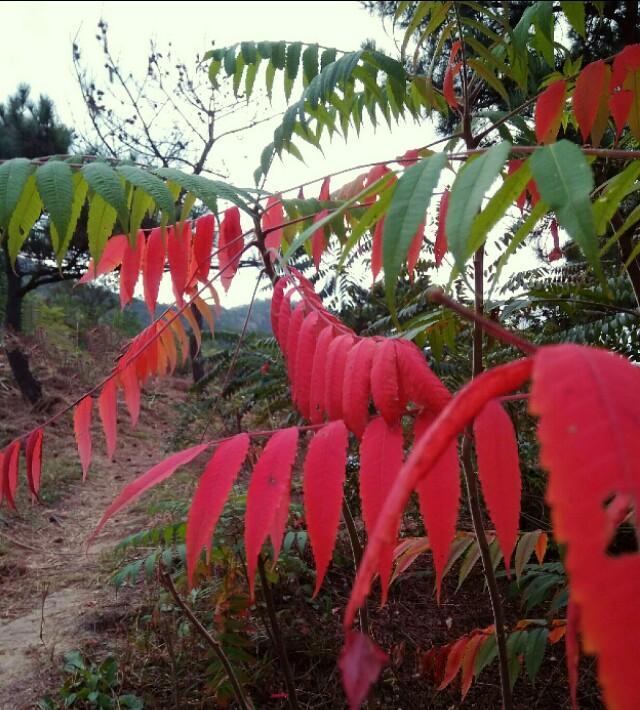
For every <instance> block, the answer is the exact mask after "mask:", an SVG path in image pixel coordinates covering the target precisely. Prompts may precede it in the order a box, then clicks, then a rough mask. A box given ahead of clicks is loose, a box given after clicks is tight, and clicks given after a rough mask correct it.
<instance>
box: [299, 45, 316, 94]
mask: <svg viewBox="0 0 640 710" xmlns="http://www.w3.org/2000/svg"><path fill="white" fill-rule="evenodd" d="M302 74H303V79H304V84H305V86H308V84H309V82H310V81H311V80H312V79H313V78H314V77H315V76H317V75H318V45H317V44H311V45H309V46H308V47H307V48H306V49H305V50H304V52H303V53H302Z"/></svg>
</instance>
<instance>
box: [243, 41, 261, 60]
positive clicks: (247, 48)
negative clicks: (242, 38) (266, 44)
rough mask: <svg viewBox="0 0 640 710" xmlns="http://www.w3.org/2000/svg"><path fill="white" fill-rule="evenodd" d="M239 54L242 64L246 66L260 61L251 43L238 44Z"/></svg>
mask: <svg viewBox="0 0 640 710" xmlns="http://www.w3.org/2000/svg"><path fill="white" fill-rule="evenodd" d="M240 52H241V54H242V58H243V60H244V63H245V64H247V65H251V64H256V63H258V62H259V61H260V60H259V58H258V52H257V51H256V45H255V44H254V43H253V42H240Z"/></svg>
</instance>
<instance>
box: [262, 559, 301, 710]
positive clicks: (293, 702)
mask: <svg viewBox="0 0 640 710" xmlns="http://www.w3.org/2000/svg"><path fill="white" fill-rule="evenodd" d="M258 572H259V574H260V582H261V583H262V593H263V594H264V601H265V603H266V606H267V613H268V614H269V621H270V623H271V631H272V632H273V637H274V639H275V642H276V652H277V654H278V656H279V658H280V665H281V666H282V674H283V675H284V682H285V684H286V686H287V691H288V692H287V703H288V704H289V707H290V708H291V710H300V706H299V705H298V696H297V694H296V685H295V682H294V679H293V673H292V672H291V666H290V665H289V657H288V656H287V647H286V644H285V642H284V637H283V636H282V629H281V628H280V623H279V622H278V616H277V614H276V606H275V604H274V601H273V594H272V593H271V587H270V586H269V580H268V579H267V573H266V571H265V569H264V560H263V559H262V555H259V556H258Z"/></svg>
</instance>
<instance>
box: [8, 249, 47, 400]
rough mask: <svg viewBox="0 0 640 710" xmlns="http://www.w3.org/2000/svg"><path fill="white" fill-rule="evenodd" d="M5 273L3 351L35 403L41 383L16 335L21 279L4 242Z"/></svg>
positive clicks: (24, 392) (19, 326)
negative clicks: (14, 269) (5, 294)
mask: <svg viewBox="0 0 640 710" xmlns="http://www.w3.org/2000/svg"><path fill="white" fill-rule="evenodd" d="M4 256H5V258H4V265H5V274H6V277H7V303H6V311H5V317H4V325H5V330H6V333H5V338H6V342H5V352H6V353H7V360H8V361H9V367H10V368H11V372H12V373H13V377H14V379H15V381H16V384H17V385H18V387H19V389H20V392H21V393H22V396H23V397H24V398H25V399H26V400H27V401H28V402H30V403H31V404H36V403H37V402H39V401H40V400H41V399H42V385H41V384H40V382H38V380H37V379H36V377H35V376H34V374H33V373H32V372H31V368H30V367H29V358H28V357H27V355H26V353H25V352H24V350H23V349H22V348H21V347H20V340H19V338H18V336H19V335H20V333H21V332H22V299H23V295H24V293H23V290H22V284H21V279H20V276H19V275H18V274H16V273H15V272H14V271H13V269H12V268H11V263H10V260H9V255H8V254H7V252H6V243H5V255H4Z"/></svg>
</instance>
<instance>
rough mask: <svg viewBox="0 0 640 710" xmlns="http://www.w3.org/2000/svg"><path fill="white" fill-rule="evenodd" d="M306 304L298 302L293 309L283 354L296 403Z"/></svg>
mask: <svg viewBox="0 0 640 710" xmlns="http://www.w3.org/2000/svg"><path fill="white" fill-rule="evenodd" d="M305 311H306V308H305V303H304V301H298V303H297V304H296V307H295V308H294V309H293V315H292V316H291V320H290V322H289V327H288V329H287V340H286V342H285V343H284V345H283V348H282V350H283V353H284V356H285V359H286V361H287V371H288V374H289V382H290V383H291V392H292V396H291V398H292V399H293V401H294V402H295V399H296V382H297V379H296V351H297V349H298V338H299V337H300V329H301V328H302V321H303V320H304V316H305Z"/></svg>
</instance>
